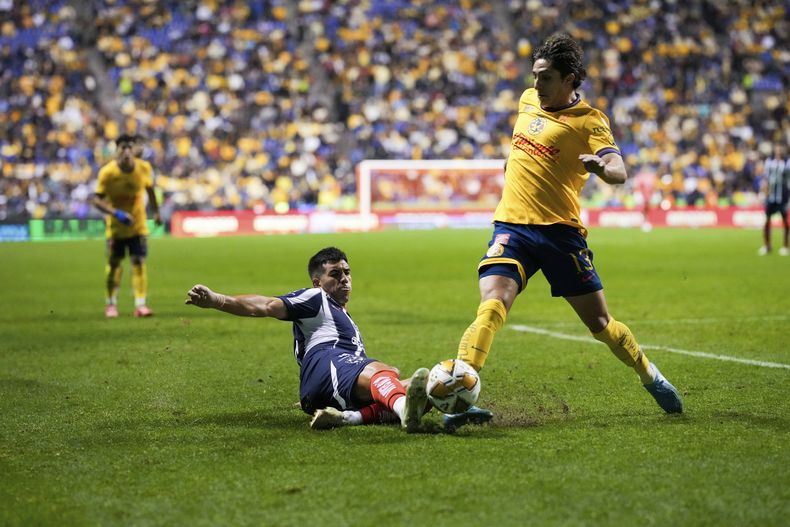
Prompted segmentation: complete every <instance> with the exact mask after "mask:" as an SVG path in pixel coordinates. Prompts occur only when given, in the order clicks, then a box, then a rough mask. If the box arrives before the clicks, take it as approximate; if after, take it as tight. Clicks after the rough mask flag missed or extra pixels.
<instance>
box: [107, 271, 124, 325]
mask: <svg viewBox="0 0 790 527" xmlns="http://www.w3.org/2000/svg"><path fill="white" fill-rule="evenodd" d="M122 262H123V261H122V259H121V258H117V257H115V256H110V258H109V259H108V260H107V265H105V266H104V284H105V304H106V305H105V308H104V315H105V316H106V317H107V318H117V317H118V290H119V289H120V287H121V276H122V275H123V267H122V266H121V263H122Z"/></svg>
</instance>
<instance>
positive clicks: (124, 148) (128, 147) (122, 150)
mask: <svg viewBox="0 0 790 527" xmlns="http://www.w3.org/2000/svg"><path fill="white" fill-rule="evenodd" d="M118 165H120V167H121V169H123V170H124V171H126V172H131V171H132V170H133V169H134V144H133V143H121V144H120V145H118Z"/></svg>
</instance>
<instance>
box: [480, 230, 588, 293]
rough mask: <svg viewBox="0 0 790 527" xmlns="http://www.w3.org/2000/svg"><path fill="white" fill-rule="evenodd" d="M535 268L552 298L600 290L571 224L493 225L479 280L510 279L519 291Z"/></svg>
mask: <svg viewBox="0 0 790 527" xmlns="http://www.w3.org/2000/svg"><path fill="white" fill-rule="evenodd" d="M538 269H540V270H541V271H543V275H544V276H545V277H546V280H548V282H549V285H551V295H552V296H578V295H584V294H587V293H592V292H595V291H599V290H601V289H603V284H601V279H600V278H599V277H598V273H597V272H596V271H595V266H594V265H593V253H592V251H591V250H590V249H589V248H588V247H587V241H586V240H585V239H584V236H582V235H581V233H580V232H579V229H577V228H575V227H571V226H570V225H563V224H554V225H515V224H512V223H503V222H499V221H497V222H494V234H493V236H492V237H491V241H489V242H488V251H487V252H486V255H485V256H483V258H481V259H480V264H479V265H478V266H477V271H478V274H479V276H480V278H482V277H484V276H489V275H498V276H509V277H511V278H513V280H515V281H516V283H517V284H518V286H519V290H523V289H524V288H525V287H526V286H527V281H528V280H529V279H530V277H531V276H532V275H533V274H535V273H536V272H537V271H538Z"/></svg>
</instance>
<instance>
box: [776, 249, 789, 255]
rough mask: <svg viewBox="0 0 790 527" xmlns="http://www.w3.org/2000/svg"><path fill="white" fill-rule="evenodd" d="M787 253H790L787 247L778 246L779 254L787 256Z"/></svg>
mask: <svg viewBox="0 0 790 527" xmlns="http://www.w3.org/2000/svg"><path fill="white" fill-rule="evenodd" d="M788 254H790V251H789V250H788V249H787V247H780V248H779V256H787V255H788Z"/></svg>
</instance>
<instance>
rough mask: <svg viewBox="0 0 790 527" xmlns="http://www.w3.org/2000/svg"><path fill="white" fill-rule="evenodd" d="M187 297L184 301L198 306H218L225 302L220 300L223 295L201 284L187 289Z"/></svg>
mask: <svg viewBox="0 0 790 527" xmlns="http://www.w3.org/2000/svg"><path fill="white" fill-rule="evenodd" d="M187 297H188V298H187V299H186V301H185V302H184V303H185V304H192V305H193V306H197V307H216V306H218V305H220V304H222V303H224V302H221V301H220V300H221V295H218V294H217V293H215V292H214V291H212V290H211V289H209V288H208V287H206V286H204V285H201V284H197V285H194V286H192V289H190V290H189V291H187Z"/></svg>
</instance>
